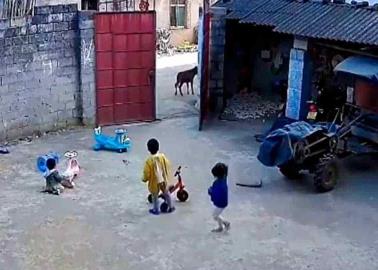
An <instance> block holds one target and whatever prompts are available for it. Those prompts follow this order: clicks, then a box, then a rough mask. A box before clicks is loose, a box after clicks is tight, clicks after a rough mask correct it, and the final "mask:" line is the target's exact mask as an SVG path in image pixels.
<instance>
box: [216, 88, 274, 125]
mask: <svg viewBox="0 0 378 270" xmlns="http://www.w3.org/2000/svg"><path fill="white" fill-rule="evenodd" d="M278 111H279V103H275V102H272V101H268V100H264V99H263V98H262V97H261V96H259V95H257V94H256V93H251V94H243V95H235V96H234V97H233V98H232V99H230V100H229V101H228V104H227V107H226V109H225V110H224V112H223V114H222V115H221V118H222V119H225V120H252V119H261V118H269V117H272V116H274V115H277V113H278Z"/></svg>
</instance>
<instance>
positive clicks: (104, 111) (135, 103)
mask: <svg viewBox="0 0 378 270" xmlns="http://www.w3.org/2000/svg"><path fill="white" fill-rule="evenodd" d="M95 31H96V35H95V42H96V44H95V48H96V104H97V105H96V106H97V124H98V125H112V124H124V123H128V122H135V121H152V120H155V118H156V106H155V69H156V54H155V49H156V14H155V11H148V12H117V13H98V14H96V16H95Z"/></svg>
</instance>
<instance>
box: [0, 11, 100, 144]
mask: <svg viewBox="0 0 378 270" xmlns="http://www.w3.org/2000/svg"><path fill="white" fill-rule="evenodd" d="M81 17H83V16H82V13H81V12H78V11H77V5H57V6H42V7H36V8H35V10H34V16H33V17H28V18H24V20H23V21H21V22H18V26H11V25H10V22H9V21H0V140H4V139H12V138H17V137H21V136H25V135H30V134H32V133H35V132H44V131H48V130H54V129H58V128H63V127H67V126H69V125H75V124H80V123H81V122H82V121H83V112H84V111H85V110H84V106H85V108H88V107H90V106H89V105H88V104H87V103H83V101H82V100H83V93H85V95H86V96H87V95H88V93H89V92H91V91H92V90H91V89H89V88H90V87H89V88H88V87H86V86H85V85H87V84H84V83H82V82H81V78H85V79H86V80H88V78H87V77H85V76H84V77H82V72H81V67H82V66H84V67H85V68H86V65H85V64H84V62H85V63H92V62H93V59H90V58H94V55H93V52H91V53H89V54H88V53H87V54H86V58H85V61H84V62H83V61H82V59H81V58H82V57H81V54H82V52H83V51H86V52H87V50H81V44H82V42H81V36H82V35H81V32H82V31H81V29H79V23H78V21H79V20H78V19H79V18H81ZM84 18H85V19H84V21H90V20H91V17H84ZM84 24H85V23H84ZM87 26H88V28H89V26H90V23H89V24H88V23H87ZM92 28H93V24H92ZM83 31H84V29H83ZM85 31H90V30H89V29H85ZM83 36H85V39H86V42H88V41H89V40H90V37H89V34H83ZM91 38H92V43H93V31H92V37H91ZM86 44H87V43H86ZM92 46H93V45H92ZM89 70H90V67H88V71H86V72H85V74H89V73H90V71H89ZM92 73H93V70H92ZM86 76H89V75H86ZM86 82H87V81H86ZM93 83H94V82H93V78H92V84H93ZM85 118H86V119H87V120H86V121H85V122H86V123H93V121H89V120H88V119H90V118H92V119H93V118H94V115H88V114H86V115H85Z"/></svg>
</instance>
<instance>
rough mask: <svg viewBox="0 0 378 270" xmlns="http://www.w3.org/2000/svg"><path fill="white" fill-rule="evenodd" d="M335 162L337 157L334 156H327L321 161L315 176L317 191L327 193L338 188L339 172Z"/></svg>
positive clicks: (316, 168)
mask: <svg viewBox="0 0 378 270" xmlns="http://www.w3.org/2000/svg"><path fill="white" fill-rule="evenodd" d="M335 160H336V157H335V155H333V154H325V155H324V156H323V157H321V158H320V159H319V163H318V164H317V165H316V167H315V175H314V185H315V188H316V190H317V191H319V192H327V191H330V190H332V189H333V188H334V187H335V186H336V183H337V177H338V171H337V164H336V161H335Z"/></svg>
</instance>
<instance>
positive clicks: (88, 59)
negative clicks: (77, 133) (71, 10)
mask: <svg viewBox="0 0 378 270" xmlns="http://www.w3.org/2000/svg"><path fill="white" fill-rule="evenodd" d="M94 14H95V12H94V11H81V12H79V32H80V48H79V53H80V73H79V76H80V79H79V80H80V88H79V93H80V96H81V99H80V101H81V104H78V105H79V107H80V108H81V117H82V122H83V124H85V125H90V126H93V125H95V115H96V85H95V43H94V20H93V19H94Z"/></svg>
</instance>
